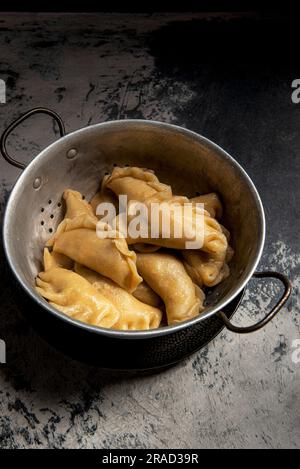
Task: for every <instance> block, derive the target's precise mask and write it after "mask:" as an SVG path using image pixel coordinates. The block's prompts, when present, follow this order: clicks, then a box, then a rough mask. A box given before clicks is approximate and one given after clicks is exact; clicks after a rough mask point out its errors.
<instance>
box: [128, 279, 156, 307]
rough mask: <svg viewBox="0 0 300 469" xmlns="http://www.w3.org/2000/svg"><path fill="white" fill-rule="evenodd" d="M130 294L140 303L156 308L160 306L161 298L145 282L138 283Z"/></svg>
mask: <svg viewBox="0 0 300 469" xmlns="http://www.w3.org/2000/svg"><path fill="white" fill-rule="evenodd" d="M132 294H133V296H134V297H135V298H136V299H137V300H140V301H141V302H142V303H146V305H150V306H155V307H156V308H159V307H160V306H161V305H162V300H161V298H160V297H159V296H158V295H157V294H156V293H155V291H153V290H152V288H150V287H149V285H148V284H147V283H146V282H145V281H143V282H142V283H140V284H139V285H138V286H137V287H136V289H135V290H134V292H133V293H132Z"/></svg>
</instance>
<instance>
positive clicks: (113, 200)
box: [90, 176, 119, 219]
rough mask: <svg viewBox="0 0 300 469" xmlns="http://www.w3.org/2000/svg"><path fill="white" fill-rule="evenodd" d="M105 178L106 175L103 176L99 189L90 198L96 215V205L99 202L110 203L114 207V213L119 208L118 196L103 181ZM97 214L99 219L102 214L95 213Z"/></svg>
mask: <svg viewBox="0 0 300 469" xmlns="http://www.w3.org/2000/svg"><path fill="white" fill-rule="evenodd" d="M107 178H108V176H104V178H103V181H102V184H101V188H100V190H99V191H98V192H97V193H96V194H95V195H94V197H93V198H92V200H91V202H90V204H91V207H92V209H93V212H94V214H95V215H96V212H97V207H98V205H99V204H103V203H106V204H107V203H109V204H112V205H113V206H114V207H115V210H116V213H117V212H118V209H119V204H118V198H117V197H116V195H115V194H114V193H113V192H112V191H111V190H110V189H108V188H107V187H106V184H105V183H106V180H107ZM97 216H98V218H99V219H101V218H102V216H103V215H102V216H101V215H97Z"/></svg>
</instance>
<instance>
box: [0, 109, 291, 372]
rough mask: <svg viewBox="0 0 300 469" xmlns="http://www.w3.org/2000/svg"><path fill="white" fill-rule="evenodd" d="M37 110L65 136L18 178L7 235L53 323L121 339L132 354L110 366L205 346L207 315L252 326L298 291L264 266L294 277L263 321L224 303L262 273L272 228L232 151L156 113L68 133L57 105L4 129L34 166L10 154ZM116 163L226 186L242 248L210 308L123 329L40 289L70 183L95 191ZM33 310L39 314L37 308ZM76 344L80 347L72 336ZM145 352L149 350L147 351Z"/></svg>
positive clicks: (190, 189)
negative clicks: (38, 280)
mask: <svg viewBox="0 0 300 469" xmlns="http://www.w3.org/2000/svg"><path fill="white" fill-rule="evenodd" d="M36 113H46V114H48V115H50V116H51V117H53V118H54V119H55V120H56V122H57V123H58V125H59V129H60V133H61V136H62V138H60V139H59V140H58V141H56V142H55V143H53V144H52V145H50V146H48V147H47V148H46V149H45V150H43V151H42V152H41V153H40V154H39V155H38V156H37V157H36V158H35V159H34V160H33V161H32V162H31V163H30V164H29V165H28V166H27V168H26V169H24V171H23V173H22V174H21V176H20V177H19V179H18V181H17V182H16V184H15V186H14V188H13V190H12V192H11V195H10V198H9V200H8V203H7V208H6V213H5V218H4V226H3V242H4V248H5V252H6V255H7V259H8V262H9V265H10V267H11V269H12V272H13V274H14V276H15V277H16V279H17V283H18V284H19V285H20V286H21V287H22V289H23V291H25V292H26V293H27V295H28V298H29V299H31V301H32V304H34V308H33V309H36V308H37V309H38V311H39V312H38V313H37V314H38V316H39V318H38V319H39V321H42V322H43V320H44V322H45V323H46V318H47V321H48V320H49V318H51V320H50V322H51V323H53V324H56V326H55V327H57V328H58V329H60V330H62V329H63V331H64V334H67V336H68V342H70V340H71V339H70V337H71V336H72V333H71V331H73V332H74V331H76V333H75V339H74V340H77V339H76V337H77V335H78V333H79V331H80V333H81V335H82V336H84V337H86V338H87V342H90V343H93V347H92V348H93V351H95V350H100V345H101V344H102V345H103V343H105V344H106V347H109V348H112V347H116V346H117V347H118V349H120V348H121V349H122V353H123V354H125V355H124V356H123V358H122V359H120V358H119V359H118V358H117V357H116V359H115V360H114V364H112V363H110V362H109V360H108V367H117V368H118V360H119V363H120V360H121V361H122V360H123V361H124V363H125V362H126V366H125V365H124V366H121V367H127V368H143V367H146V368H147V367H153V366H154V367H155V366H163V365H167V364H168V363H171V362H173V361H177V360H178V359H180V358H182V357H183V356H185V355H187V354H188V352H189V351H192V350H193V349H195V348H197V347H198V345H199V341H200V338H201V337H200V335H201V334H202V335H203V334H204V336H205V337H206V338H207V337H208V331H207V328H206V326H205V325H206V324H211V321H212V320H215V321H217V323H218V324H219V326H220V327H221V326H222V322H221V321H223V323H224V324H225V325H226V327H228V328H229V329H230V330H233V331H235V332H239V333H245V332H253V331H255V330H257V329H259V328H261V327H262V326H264V325H265V324H266V323H267V322H268V321H270V320H271V319H272V318H273V317H274V316H275V314H276V313H277V312H278V311H279V309H280V308H281V307H282V306H283V304H284V303H285V301H286V300H287V298H288V296H289V293H290V285H289V282H288V280H287V278H286V277H285V276H284V275H282V274H279V273H276V272H272V273H270V272H263V273H256V274H255V275H256V276H259V277H266V276H267V277H276V278H278V279H280V280H281V281H282V282H283V285H284V293H283V295H282V297H281V298H280V300H279V301H278V303H277V305H276V306H275V307H274V308H273V310H272V311H271V312H270V313H269V314H268V315H267V316H266V317H265V318H264V319H263V320H262V321H260V322H259V323H257V324H255V325H253V326H250V327H245V328H239V327H235V326H234V325H233V324H232V323H231V322H230V321H229V319H228V317H227V315H226V314H225V312H224V308H225V307H228V305H229V304H230V303H231V304H232V302H234V301H235V302H237V298H239V296H240V294H241V292H242V291H243V289H244V287H245V285H246V284H247V282H248V281H249V279H250V278H251V277H252V275H253V274H254V271H255V269H256V267H257V264H258V262H259V259H260V256H261V253H262V250H263V245H264V237H265V218H264V212H263V207H262V203H261V200H260V198H259V195H258V193H257V191H256V189H255V187H254V185H253V183H252V181H251V179H250V178H249V176H248V175H247V173H246V172H245V171H244V170H243V169H242V168H241V166H240V165H239V164H238V163H237V162H236V161H235V160H234V159H233V158H232V157H231V156H230V155H229V154H228V153H226V152H225V151H224V150H223V149H222V148H220V147H219V146H217V145H216V144H214V143H212V142H211V141H209V140H208V139H206V138H204V137H202V136H200V135H198V134H196V133H194V132H191V131H189V130H186V129H184V128H181V127H178V126H175V125H170V124H166V123H162V122H154V121H146V120H120V121H113V122H106V123H100V124H97V125H93V126H90V127H85V128H83V129H80V130H77V131H75V132H72V133H71V134H69V135H67V136H64V125H63V122H62V120H61V119H60V117H59V116H58V115H57V114H56V113H54V112H53V111H50V110H48V109H44V108H38V109H34V110H31V111H29V112H28V113H26V114H24V115H23V116H21V118H19V119H17V121H15V122H13V123H12V124H11V125H10V126H9V128H8V129H6V131H5V132H4V134H3V135H2V137H1V142H0V146H1V148H0V149H1V152H2V154H3V156H4V158H5V159H6V160H7V161H8V162H9V163H11V164H13V165H15V166H18V167H22V168H23V167H24V165H23V164H22V163H20V162H17V161H16V160H14V159H13V158H11V157H10V156H9V154H8V152H7V149H6V140H7V137H8V135H9V134H10V132H11V131H12V130H13V129H14V128H15V127H16V126H17V125H18V124H19V123H20V122H22V121H24V120H25V119H26V118H27V117H29V116H31V115H33V114H36ZM114 165H119V166H125V165H130V166H140V167H148V168H151V169H153V170H154V171H155V172H156V174H157V176H158V177H159V179H160V180H161V181H163V182H165V183H168V184H171V185H172V187H173V189H174V193H176V194H185V195H187V196H195V195H196V194H197V193H207V192H210V191H217V192H218V193H219V194H220V195H221V198H222V201H223V204H224V207H225V211H224V220H223V222H224V224H225V226H226V227H228V229H229V230H230V232H231V234H232V240H231V243H232V245H233V248H234V251H235V255H234V258H233V260H232V262H231V266H230V268H231V275H230V276H229V277H228V278H227V279H226V280H225V281H224V282H222V283H221V284H219V285H218V286H217V287H215V288H214V289H212V291H211V292H210V293H209V294H208V295H207V300H206V310H205V312H204V313H202V314H201V315H200V316H198V317H196V318H193V319H191V320H189V321H186V322H183V323H180V324H177V325H175V326H169V327H163V328H159V329H156V330H151V331H133V332H128V331H115V330H110V329H104V328H98V327H95V326H91V325H88V324H84V323H82V322H79V321H76V320H75V319H72V318H70V317H68V316H66V315H64V314H63V313H61V312H59V311H57V310H56V309H54V308H53V307H52V306H50V305H49V304H48V302H47V301H46V300H44V299H43V298H41V297H40V296H39V295H38V294H37V292H36V291H35V289H34V280H35V276H36V275H37V273H38V272H39V271H40V270H41V269H42V264H41V259H42V250H43V247H44V245H45V242H46V240H47V239H48V238H49V236H50V235H51V233H52V232H53V231H54V230H55V229H56V227H57V225H58V223H59V222H60V221H61V219H62V217H63V212H64V207H63V202H62V193H63V191H64V189H66V188H68V187H70V188H72V189H76V190H78V191H80V192H81V193H83V194H84V195H85V196H86V198H87V199H89V198H91V197H92V196H93V195H94V194H95V193H96V191H97V189H98V187H99V182H100V180H101V179H102V178H103V176H104V175H105V174H106V173H109V172H111V171H112V169H113V167H114ZM209 319H210V321H208V320H209ZM33 320H34V321H36V317H35V318H33ZM210 327H211V326H210ZM204 330H205V333H204V332H203V331H204ZM91 337H93V339H91ZM191 338H192V339H191ZM80 340H83V339H80ZM84 340H85V339H84ZM190 340H191V341H192V343H190V342H189V341H190ZM200 342H201V341H200ZM129 343H130V345H129ZM142 344H143V345H142ZM186 344H188V346H187V345H186ZM73 345H74V344H73ZM68 346H69V347H70V348H72V344H70V343H69V344H68ZM73 348H74V347H73ZM175 352H176V353H175ZM137 353H140V354H141V356H140V357H139V358H138V359H137V357H136V355H137ZM155 357H156V358H155ZM158 357H160V358H158ZM130 360H131V362H130ZM131 364H132V365H133V366H131Z"/></svg>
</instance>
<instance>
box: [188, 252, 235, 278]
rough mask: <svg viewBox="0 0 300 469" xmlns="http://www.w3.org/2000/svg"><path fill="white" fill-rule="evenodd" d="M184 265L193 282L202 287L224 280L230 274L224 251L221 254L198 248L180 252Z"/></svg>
mask: <svg viewBox="0 0 300 469" xmlns="http://www.w3.org/2000/svg"><path fill="white" fill-rule="evenodd" d="M181 253H182V256H183V263H184V266H185V268H186V270H187V272H188V274H189V276H190V277H191V279H192V280H193V282H194V283H196V284H197V285H199V286H200V287H202V286H203V285H205V286H207V287H213V286H215V285H217V284H218V283H220V282H222V280H225V278H227V277H228V276H229V274H230V270H229V267H228V265H227V263H226V262H225V258H226V253H225V255H224V254H223V255H222V256H218V255H214V254H211V253H207V252H203V251H198V250H190V249H187V250H184V251H182V252H181Z"/></svg>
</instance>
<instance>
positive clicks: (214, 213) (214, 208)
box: [190, 192, 223, 220]
mask: <svg viewBox="0 0 300 469" xmlns="http://www.w3.org/2000/svg"><path fill="white" fill-rule="evenodd" d="M190 201H191V202H194V203H201V204H204V208H205V210H207V211H208V212H209V214H210V216H211V217H212V218H216V219H217V220H220V218H221V217H222V214H223V207H222V204H221V201H220V198H219V196H218V194H216V193H215V192H211V193H210V194H204V195H198V196H197V197H193V198H192V199H190Z"/></svg>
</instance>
